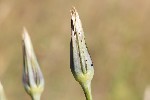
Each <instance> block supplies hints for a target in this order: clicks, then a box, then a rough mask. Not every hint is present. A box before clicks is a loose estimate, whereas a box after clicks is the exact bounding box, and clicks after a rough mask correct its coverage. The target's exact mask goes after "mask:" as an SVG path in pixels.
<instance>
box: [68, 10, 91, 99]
mask: <svg viewBox="0 0 150 100" xmlns="http://www.w3.org/2000/svg"><path fill="white" fill-rule="evenodd" d="M70 67H71V71H72V74H73V76H74V77H75V79H76V81H78V82H79V83H80V85H81V86H82V89H83V91H84V94H85V96H86V100H92V94H91V80H92V78H93V75H94V68H93V63H92V60H91V57H90V55H89V52H88V49H87V45H86V42H85V36H84V32H83V29H82V24H81V21H80V18H79V15H78V12H77V11H76V9H75V8H73V9H72V10H71V42H70Z"/></svg>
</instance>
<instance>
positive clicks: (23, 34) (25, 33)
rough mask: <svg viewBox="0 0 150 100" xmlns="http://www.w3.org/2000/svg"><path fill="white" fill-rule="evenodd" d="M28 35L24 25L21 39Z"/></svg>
mask: <svg viewBox="0 0 150 100" xmlns="http://www.w3.org/2000/svg"><path fill="white" fill-rule="evenodd" d="M27 37H29V35H28V31H27V29H26V27H23V32H22V39H23V40H25V38H27Z"/></svg>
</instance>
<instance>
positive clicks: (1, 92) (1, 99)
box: [0, 82, 6, 100]
mask: <svg viewBox="0 0 150 100" xmlns="http://www.w3.org/2000/svg"><path fill="white" fill-rule="evenodd" d="M0 100H6V96H5V93H4V88H3V86H2V84H1V82H0Z"/></svg>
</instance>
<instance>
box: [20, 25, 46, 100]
mask: <svg viewBox="0 0 150 100" xmlns="http://www.w3.org/2000/svg"><path fill="white" fill-rule="evenodd" d="M22 38H23V44H22V46H23V62H24V63H23V64H24V67H23V84H24V87H25V90H26V92H27V93H28V94H29V95H30V96H31V97H32V99H33V100H40V96H41V94H42V92H43V90H44V78H43V75H42V72H41V69H40V66H39V64H38V61H37V59H36V56H35V53H34V50H33V47H32V43H31V40H30V37H29V35H28V32H27V30H26V29H25V28H24V31H23V37H22Z"/></svg>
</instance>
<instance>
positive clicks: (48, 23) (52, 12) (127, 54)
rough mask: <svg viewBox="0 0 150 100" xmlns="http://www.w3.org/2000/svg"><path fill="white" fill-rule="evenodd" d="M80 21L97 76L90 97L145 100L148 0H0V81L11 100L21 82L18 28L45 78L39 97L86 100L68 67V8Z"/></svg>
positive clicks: (18, 95)
mask: <svg viewBox="0 0 150 100" xmlns="http://www.w3.org/2000/svg"><path fill="white" fill-rule="evenodd" d="M72 6H75V7H76V9H77V11H78V12H79V15H80V18H81V20H82V24H83V29H84V32H85V36H86V42H87V44H88V47H89V52H90V54H91V57H92V59H93V63H94V69H95V75H94V78H93V80H92V94H93V100H143V98H144V91H145V88H146V87H147V86H148V85H150V1H149V0H0V81H1V82H2V84H3V86H4V89H5V92H6V96H7V98H8V99H9V100H30V97H29V96H28V95H27V94H26V93H25V91H24V88H23V85H22V67H23V65H22V46H21V43H22V39H21V35H22V30H23V26H25V27H26V28H27V30H28V32H29V34H30V36H31V39H32V43H33V46H34V50H35V52H36V55H37V58H38V60H39V63H40V65H41V69H42V72H43V74H44V77H45V84H46V85H45V90H44V92H43V95H42V100H85V97H84V94H83V91H82V89H81V87H80V85H79V84H78V83H77V82H76V81H75V79H74V78H73V75H72V73H71V71H70V64H69V43H70V34H71V33H70V32H71V30H70V9H71V8H72Z"/></svg>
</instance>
